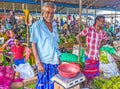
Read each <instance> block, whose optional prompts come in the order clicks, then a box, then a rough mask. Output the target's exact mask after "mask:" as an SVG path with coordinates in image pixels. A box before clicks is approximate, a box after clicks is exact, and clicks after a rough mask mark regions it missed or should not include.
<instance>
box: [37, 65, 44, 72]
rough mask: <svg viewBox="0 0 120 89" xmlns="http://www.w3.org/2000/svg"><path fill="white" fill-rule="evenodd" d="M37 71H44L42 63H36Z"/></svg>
mask: <svg viewBox="0 0 120 89" xmlns="http://www.w3.org/2000/svg"><path fill="white" fill-rule="evenodd" d="M38 72H41V73H44V67H43V65H42V63H39V64H38Z"/></svg>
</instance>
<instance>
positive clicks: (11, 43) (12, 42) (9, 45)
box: [5, 38, 15, 49]
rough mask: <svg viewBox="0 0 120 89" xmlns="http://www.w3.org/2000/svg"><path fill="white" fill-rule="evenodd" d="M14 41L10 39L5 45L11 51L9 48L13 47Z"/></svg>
mask: <svg viewBox="0 0 120 89" xmlns="http://www.w3.org/2000/svg"><path fill="white" fill-rule="evenodd" d="M14 39H15V38H10V39H9V40H8V41H7V42H6V43H5V44H7V45H8V48H9V49H11V47H12V46H13V45H14Z"/></svg>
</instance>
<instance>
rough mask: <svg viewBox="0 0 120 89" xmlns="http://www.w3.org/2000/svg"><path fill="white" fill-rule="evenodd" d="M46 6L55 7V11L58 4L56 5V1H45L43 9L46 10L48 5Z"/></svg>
mask: <svg viewBox="0 0 120 89" xmlns="http://www.w3.org/2000/svg"><path fill="white" fill-rule="evenodd" d="M46 6H49V7H52V8H54V11H55V10H56V5H55V4H54V3H52V2H45V3H44V4H43V6H42V10H45V7H46Z"/></svg>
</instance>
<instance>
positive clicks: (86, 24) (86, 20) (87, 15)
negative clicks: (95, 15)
mask: <svg viewBox="0 0 120 89" xmlns="http://www.w3.org/2000/svg"><path fill="white" fill-rule="evenodd" d="M86 25H87V26H88V7H87V8H86Z"/></svg>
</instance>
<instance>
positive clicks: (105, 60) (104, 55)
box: [100, 51, 109, 64]
mask: <svg viewBox="0 0 120 89" xmlns="http://www.w3.org/2000/svg"><path fill="white" fill-rule="evenodd" d="M100 62H102V63H105V64H108V63H109V61H108V58H107V52H105V51H101V52H100Z"/></svg>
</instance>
